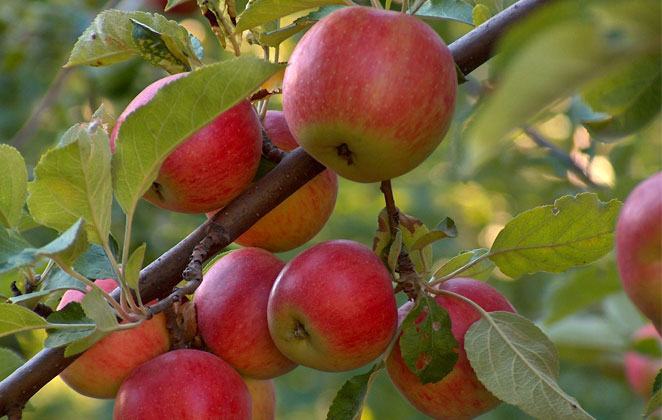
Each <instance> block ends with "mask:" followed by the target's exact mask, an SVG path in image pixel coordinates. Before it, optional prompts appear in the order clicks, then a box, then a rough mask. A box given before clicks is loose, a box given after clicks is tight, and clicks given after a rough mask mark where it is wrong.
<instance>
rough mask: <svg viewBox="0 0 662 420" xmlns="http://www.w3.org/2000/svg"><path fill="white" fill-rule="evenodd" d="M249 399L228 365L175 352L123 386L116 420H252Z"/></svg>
mask: <svg viewBox="0 0 662 420" xmlns="http://www.w3.org/2000/svg"><path fill="white" fill-rule="evenodd" d="M250 418H251V396H250V394H249V392H248V388H246V384H245V383H244V381H243V379H241V376H239V374H238V373H237V372H236V371H235V370H234V369H232V367H231V366H230V365H228V364H227V363H225V362H224V361H223V360H221V359H220V358H218V357H216V356H214V355H213V354H211V353H207V352H204V351H200V350H190V349H184V350H175V351H171V352H168V353H165V354H162V355H161V356H159V357H157V358H155V359H152V360H150V361H149V362H147V363H144V364H142V365H140V366H139V367H137V368H136V369H135V370H134V371H133V372H131V374H130V375H129V376H128V377H127V378H126V380H125V381H124V382H123V383H122V386H121V387H120V390H119V392H118V393H117V398H116V399H115V408H114V412H113V419H114V420H163V419H177V420H201V419H215V420H250Z"/></svg>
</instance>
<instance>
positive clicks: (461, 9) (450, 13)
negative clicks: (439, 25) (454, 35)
mask: <svg viewBox="0 0 662 420" xmlns="http://www.w3.org/2000/svg"><path fill="white" fill-rule="evenodd" d="M416 16H417V17H419V18H423V19H427V18H432V19H450V20H456V21H458V22H462V23H466V24H467V25H472V24H473V17H472V7H471V6H470V5H468V4H467V3H466V2H464V1H462V0H429V1H427V2H425V3H424V4H423V6H421V8H420V9H418V11H417V12H416Z"/></svg>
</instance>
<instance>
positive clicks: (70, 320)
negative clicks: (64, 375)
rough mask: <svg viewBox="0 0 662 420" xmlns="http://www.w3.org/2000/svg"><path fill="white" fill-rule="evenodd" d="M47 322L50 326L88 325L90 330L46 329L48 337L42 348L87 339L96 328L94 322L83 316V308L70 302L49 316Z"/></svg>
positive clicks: (76, 303)
mask: <svg viewBox="0 0 662 420" xmlns="http://www.w3.org/2000/svg"><path fill="white" fill-rule="evenodd" d="M47 320H48V322H49V323H50V324H79V325H80V324H89V325H90V328H80V329H79V328H75V329H67V328H58V329H47V330H46V332H47V333H48V337H46V340H45V341H44V347H51V348H52V347H60V346H64V345H66V344H69V343H72V342H74V341H76V340H80V339H82V338H85V337H88V336H89V335H91V334H92V333H93V332H94V330H95V327H96V326H95V325H94V321H92V320H91V319H90V318H88V317H87V316H85V312H84V311H83V307H82V306H81V305H80V303H78V302H70V303H69V304H67V306H65V307H64V308H62V309H61V310H59V311H57V312H53V313H52V314H50V315H49V316H48V318H47Z"/></svg>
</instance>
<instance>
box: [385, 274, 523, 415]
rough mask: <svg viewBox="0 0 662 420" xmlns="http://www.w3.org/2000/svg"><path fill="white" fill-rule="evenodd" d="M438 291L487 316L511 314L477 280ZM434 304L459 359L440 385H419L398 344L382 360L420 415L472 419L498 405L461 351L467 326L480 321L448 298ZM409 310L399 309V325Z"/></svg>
mask: <svg viewBox="0 0 662 420" xmlns="http://www.w3.org/2000/svg"><path fill="white" fill-rule="evenodd" d="M439 289H441V290H447V291H450V292H454V293H457V294H459V295H462V296H465V297H467V298H469V299H471V300H472V301H474V302H475V303H476V304H478V305H479V306H480V307H481V308H483V309H484V310H486V311H487V312H492V311H508V312H515V308H513V306H512V305H511V304H510V302H508V300H507V299H506V298H505V297H504V296H503V295H502V294H501V293H499V292H498V291H497V290H496V289H494V288H493V287H492V286H490V285H488V284H486V283H483V282H480V281H478V280H474V279H470V278H455V279H451V280H447V281H445V282H443V283H442V284H441V285H440V286H439ZM435 301H436V302H437V303H438V304H439V305H441V306H442V307H444V308H445V309H446V310H447V311H448V314H449V315H450V318H451V332H452V334H453V337H455V339H456V340H457V342H458V344H459V348H458V354H459V358H458V360H457V362H456V363H455V366H454V367H453V370H452V371H451V372H450V373H449V374H448V375H447V376H445V377H444V378H443V379H442V380H441V381H439V382H435V383H429V384H425V385H423V384H422V383H421V381H420V380H419V379H418V377H417V376H416V374H415V373H413V372H412V371H411V370H410V369H409V368H408V367H407V365H406V364H405V362H404V360H403V358H402V355H401V352H400V344H399V341H398V343H396V345H395V346H394V347H393V349H392V350H391V353H390V354H389V356H388V358H387V359H386V369H387V372H388V375H389V377H390V378H391V382H393V385H395V387H396V389H397V390H398V391H400V394H402V396H403V397H404V398H405V399H406V400H407V401H408V402H409V403H410V404H411V405H412V406H414V407H415V408H416V409H417V410H419V411H420V412H421V413H423V414H425V415H427V416H430V417H432V418H433V419H437V420H469V419H473V418H474V417H476V416H479V415H480V414H482V413H485V412H487V411H489V410H492V409H493V408H496V406H498V405H499V404H500V403H501V401H499V400H498V399H497V398H496V397H495V396H493V395H492V394H491V393H490V392H489V391H488V390H487V389H486V388H485V387H484V386H483V384H482V383H481V382H480V381H479V380H478V378H477V377H476V373H475V372H474V370H473V368H472V367H471V364H470V363H469V360H468V359H467V353H466V351H465V350H464V335H465V334H466V332H467V330H468V329H469V327H470V326H471V324H473V323H474V322H476V321H478V320H479V319H480V314H479V313H478V311H476V310H475V309H474V308H472V307H471V305H469V304H468V303H466V302H464V301H461V300H459V299H457V298H454V297H452V296H446V295H437V296H436V297H435ZM412 307H413V302H407V303H405V304H404V305H402V306H401V307H400V310H399V311H398V317H399V319H400V322H402V320H404V318H405V317H406V316H407V314H408V313H409V311H410V310H411V309H412Z"/></svg>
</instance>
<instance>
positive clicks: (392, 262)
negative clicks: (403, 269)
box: [386, 230, 402, 271]
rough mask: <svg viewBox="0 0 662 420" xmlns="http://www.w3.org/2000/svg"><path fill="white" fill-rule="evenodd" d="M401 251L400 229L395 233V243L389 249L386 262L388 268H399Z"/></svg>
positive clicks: (393, 269)
mask: <svg viewBox="0 0 662 420" xmlns="http://www.w3.org/2000/svg"><path fill="white" fill-rule="evenodd" d="M400 251H402V232H401V231H400V230H398V231H397V232H396V233H395V238H393V243H391V246H390V248H389V250H388V257H387V258H386V262H387V263H388V268H389V269H390V270H391V271H395V270H396V269H397V268H398V257H399V256H400Z"/></svg>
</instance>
